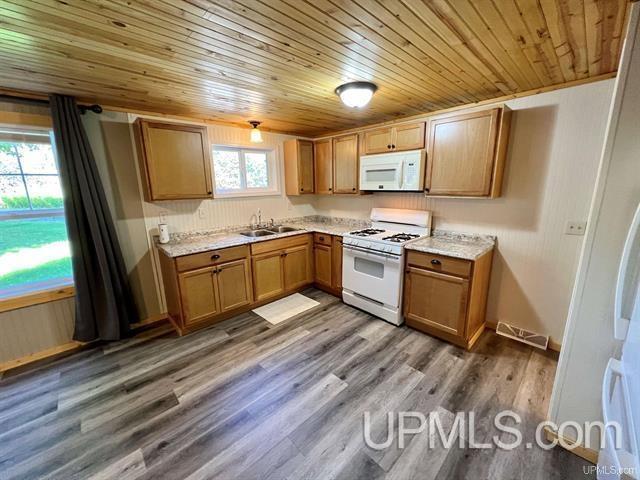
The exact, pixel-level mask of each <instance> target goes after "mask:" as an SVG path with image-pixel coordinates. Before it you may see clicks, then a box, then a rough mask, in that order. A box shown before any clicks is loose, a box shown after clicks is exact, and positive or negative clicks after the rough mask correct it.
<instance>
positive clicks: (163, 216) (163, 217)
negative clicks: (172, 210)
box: [158, 210, 169, 223]
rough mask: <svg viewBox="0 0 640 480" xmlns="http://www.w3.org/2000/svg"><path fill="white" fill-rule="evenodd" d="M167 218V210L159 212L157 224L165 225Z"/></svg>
mask: <svg viewBox="0 0 640 480" xmlns="http://www.w3.org/2000/svg"><path fill="white" fill-rule="evenodd" d="M168 216H169V210H161V211H160V213H159V214H158V220H159V222H158V223H167V217H168Z"/></svg>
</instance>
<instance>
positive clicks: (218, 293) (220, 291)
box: [160, 247, 253, 333]
mask: <svg viewBox="0 0 640 480" xmlns="http://www.w3.org/2000/svg"><path fill="white" fill-rule="evenodd" d="M225 250H229V252H226V251H225ZM217 252H221V253H217ZM241 254H244V257H242V258H238V259H236V260H232V261H225V260H226V259H227V258H237V257H238V255H241ZM160 260H161V263H160V265H161V268H162V274H163V282H164V284H165V296H166V298H167V306H168V309H169V314H170V316H171V317H172V321H173V322H174V323H175V324H176V326H177V327H178V329H179V331H180V332H181V333H182V332H184V331H186V330H188V329H190V328H191V327H193V326H194V325H195V324H198V323H201V322H205V321H209V320H211V319H212V318H214V317H216V316H217V315H220V314H222V313H225V312H229V311H233V310H237V309H239V308H241V307H244V306H247V305H249V304H251V303H252V301H253V296H252V295H253V294H252V288H251V269H250V265H249V258H248V249H247V248H246V247H232V248H228V249H223V250H220V251H216V252H213V253H212V252H205V255H202V254H196V255H187V256H185V257H178V258H175V259H170V258H167V257H164V256H161V258H160ZM203 264H208V266H204V267H203V266H202V265H203ZM188 267H192V268H190V269H189V268H188ZM176 278H177V282H175V283H174V281H175V279H176Z"/></svg>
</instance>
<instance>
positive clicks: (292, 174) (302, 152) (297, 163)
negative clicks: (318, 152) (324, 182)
mask: <svg viewBox="0 0 640 480" xmlns="http://www.w3.org/2000/svg"><path fill="white" fill-rule="evenodd" d="M284 173H285V191H286V193H287V195H305V194H309V193H314V179H313V177H314V175H313V142H312V141H309V140H298V139H295V140H287V141H286V142H284Z"/></svg>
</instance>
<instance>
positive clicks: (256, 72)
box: [0, 0, 629, 136]
mask: <svg viewBox="0 0 640 480" xmlns="http://www.w3.org/2000/svg"><path fill="white" fill-rule="evenodd" d="M628 8H629V3H628V1H627V0H424V1H422V0H353V1H352V0H308V1H305V0H264V1H257V0H238V1H231V0H211V1H205V0H187V1H181V0H113V1H108V0H32V1H31V0H0V89H4V90H5V92H6V91H8V90H15V91H31V92H42V93H49V92H56V93H64V94H69V95H75V96H76V97H78V99H79V100H80V101H83V102H91V103H94V102H96V103H102V104H103V105H105V106H111V107H119V108H128V109H132V110H137V111H147V112H158V113H165V114H171V115H180V116H190V117H197V118H203V119H209V120H214V121H223V122H230V123H243V124H245V125H246V123H245V122H246V121H247V120H253V119H256V120H262V121H264V127H266V129H271V130H277V131H283V132H290V133H296V134H301V135H306V136H317V135H320V134H323V133H326V132H329V131H337V130H341V129H348V128H353V127H358V126H361V125H366V124H371V123H376V122H382V121H387V120H393V119H395V118H399V117H403V116H409V115H414V114H420V113H424V112H429V111H434V110H440V109H444V108H449V107H453V106H457V105H463V104H469V103H473V102H478V101H482V100H488V99H491V98H497V97H502V96H505V95H509V94H513V93H517V92H523V91H528V90H532V89H538V88H543V87H549V86H552V85H560V84H563V83H567V82H574V81H576V80H578V81H579V80H583V79H588V78H593V77H598V76H600V75H603V74H607V73H611V72H615V71H616V68H617V64H618V58H619V55H620V50H621V48H622V39H623V34H624V33H623V32H624V26H625V19H626V15H627V10H628ZM352 80H368V81H373V82H375V83H376V84H377V85H378V87H379V90H378V92H377V93H376V95H375V96H374V98H373V100H372V101H371V103H370V104H369V105H368V106H367V107H366V108H364V109H362V110H354V109H349V108H347V107H345V106H344V105H343V104H342V103H341V102H340V100H339V99H338V97H337V96H336V95H335V94H334V89H335V88H336V87H337V86H338V85H340V84H342V83H345V82H347V81H352Z"/></svg>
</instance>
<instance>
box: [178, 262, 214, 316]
mask: <svg viewBox="0 0 640 480" xmlns="http://www.w3.org/2000/svg"><path fill="white" fill-rule="evenodd" d="M216 268H217V267H207V268H201V269H199V270H192V271H189V272H184V273H181V274H180V275H179V276H178V281H179V284H180V297H181V299H182V314H183V318H184V323H185V325H190V324H192V323H197V322H199V321H201V320H205V319H207V318H209V317H212V316H214V315H217V314H218V313H220V307H219V305H220V304H219V301H218V294H217V292H216V288H215V270H216Z"/></svg>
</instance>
